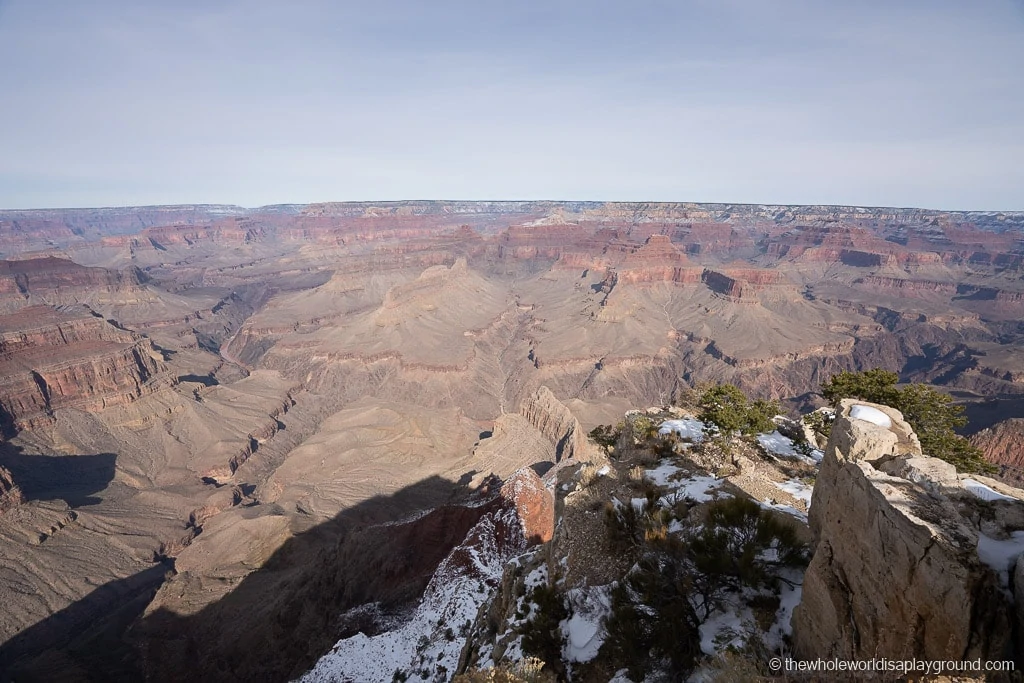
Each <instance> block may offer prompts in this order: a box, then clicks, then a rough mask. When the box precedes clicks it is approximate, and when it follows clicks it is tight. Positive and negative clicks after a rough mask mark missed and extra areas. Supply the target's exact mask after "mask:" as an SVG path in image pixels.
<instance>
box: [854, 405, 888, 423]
mask: <svg viewBox="0 0 1024 683" xmlns="http://www.w3.org/2000/svg"><path fill="white" fill-rule="evenodd" d="M850 417H851V418H853V419H854V420H864V421H865V422H870V423H872V424H876V425H878V426H879V427H885V428H886V429H889V428H891V427H892V420H891V419H890V418H889V416H888V415H886V414H885V413H883V412H882V411H881V410H879V409H878V408H873V407H871V406H864V405H860V404H859V403H858V404H857V405H855V406H853V407H851V408H850Z"/></svg>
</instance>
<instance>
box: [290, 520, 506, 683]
mask: <svg viewBox="0 0 1024 683" xmlns="http://www.w3.org/2000/svg"><path fill="white" fill-rule="evenodd" d="M500 526H504V527H506V528H505V530H504V531H500V530H499V527H500ZM520 528H521V526H520V523H519V520H518V518H517V517H516V514H515V511H514V510H503V511H501V512H499V513H496V514H494V515H491V514H488V515H485V516H484V517H483V518H482V519H481V520H480V522H478V523H477V525H476V527H474V528H473V530H472V531H471V532H470V534H469V538H474V543H473V544H471V545H468V546H467V545H463V546H459V547H457V548H456V549H455V550H453V551H452V553H451V554H449V555H448V557H447V558H445V560H444V561H443V562H442V563H441V565H440V566H439V567H438V568H437V571H435V572H434V576H433V578H431V580H430V583H429V584H428V585H427V589H426V591H425V592H424V593H423V599H422V601H421V602H420V604H419V606H418V607H417V608H416V611H415V612H414V614H413V616H412V618H411V619H409V621H407V622H406V623H405V624H403V625H402V626H400V627H399V628H397V629H394V630H392V631H388V632H386V633H380V634H378V635H375V636H366V635H364V634H362V633H360V634H358V635H355V636H353V637H351V638H346V639H344V640H341V641H339V642H338V643H337V644H336V645H335V646H334V649H332V650H331V651H330V652H329V653H327V654H326V655H324V656H323V657H321V658H320V661H318V662H317V663H316V666H314V667H313V669H312V670H311V671H310V672H309V673H307V674H305V675H304V676H303V677H302V678H301V681H303V683H342V682H348V681H359V683H378V682H379V683H390V681H392V679H393V677H394V675H395V672H396V671H402V672H405V673H406V674H407V676H408V680H409V681H420V680H430V681H433V680H435V677H438V676H440V677H441V678H442V680H448V679H449V678H450V676H451V674H453V673H454V671H455V669H456V667H457V666H458V663H459V656H460V654H461V653H462V648H463V645H464V644H465V641H466V638H465V636H466V633H467V632H468V630H469V627H470V625H471V624H472V623H473V622H474V621H475V620H476V617H477V614H478V612H479V610H480V606H481V605H482V604H484V602H485V601H487V600H488V599H490V597H491V596H492V594H493V592H494V586H496V585H497V584H498V582H500V580H501V575H502V571H503V569H504V566H505V563H506V562H508V561H510V560H511V559H512V557H509V556H508V553H509V551H510V550H513V549H515V547H516V544H508V545H506V546H504V550H503V546H502V545H501V544H500V542H499V538H500V536H501V533H507V530H508V529H520ZM499 532H500V533H499ZM522 546H525V541H523V542H522V543H521V544H519V547H520V552H521V547H522ZM424 674H425V675H424Z"/></svg>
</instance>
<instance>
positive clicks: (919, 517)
mask: <svg viewBox="0 0 1024 683" xmlns="http://www.w3.org/2000/svg"><path fill="white" fill-rule="evenodd" d="M855 405H858V402H855V401H852V400H845V401H843V403H842V405H841V407H840V410H839V412H838V414H837V419H836V422H835V424H834V425H833V426H832V432H831V437H830V439H829V443H828V448H827V451H826V453H825V458H824V460H823V462H822V466H821V471H820V472H819V474H818V479H817V482H816V484H815V488H814V502H813V505H812V506H811V510H810V519H809V521H810V527H811V532H812V534H813V536H814V542H815V548H814V555H813V559H812V560H811V564H810V566H809V568H808V570H807V573H806V576H805V579H804V586H803V595H802V598H801V602H800V604H799V606H798V607H797V608H796V611H795V612H794V615H793V648H794V653H795V655H796V656H797V657H799V658H806V659H810V658H832V657H837V658H841V659H871V658H876V657H887V658H890V659H901V660H905V659H912V658H918V659H924V660H939V659H942V660H961V659H974V658H979V657H980V658H982V659H1007V658H1012V654H1013V653H1014V652H1020V649H1019V648H1018V647H1016V645H1017V644H1015V643H1014V642H1012V638H1013V636H1012V635H1011V634H1012V628H1011V624H1012V623H1013V622H1014V621H1015V620H1016V619H1017V615H1016V614H1015V608H1014V600H1013V596H1012V594H1011V587H1010V586H1011V584H1010V583H1009V581H1008V580H1007V579H1008V576H1009V574H1010V573H1012V571H1013V568H1012V564H1013V562H1014V561H1015V556H1014V554H1013V551H1014V548H1015V542H1016V540H1015V539H1016V538H1018V536H1015V534H1014V532H1017V531H1019V530H1020V529H1021V528H1022V527H1021V520H1022V517H1021V514H1022V513H1024V501H1021V500H1020V499H1019V498H1018V497H1017V496H1022V497H1024V492H1021V491H1019V490H1016V489H1009V488H1008V487H1001V491H1000V492H998V493H997V492H995V491H994V490H993V489H992V488H989V487H987V486H984V485H982V484H981V483H979V482H977V481H974V480H971V479H967V478H965V477H964V476H962V475H958V474H957V473H956V470H955V469H954V468H953V467H952V466H951V465H949V464H948V463H945V462H944V461H941V460H938V459H936V458H931V457H928V456H926V455H923V454H922V453H921V448H920V444H919V443H918V440H917V437H916V436H915V435H914V433H913V431H912V430H911V428H910V426H909V425H908V424H907V423H906V422H905V421H904V420H903V417H902V415H901V414H900V413H899V412H898V411H896V410H893V409H891V408H888V407H886V406H870V407H872V408H874V409H876V410H878V411H881V412H882V413H884V414H885V415H886V416H887V417H888V418H889V421H890V422H891V426H888V427H887V426H883V425H884V423H885V420H883V419H879V420H878V422H880V423H882V424H875V423H873V422H869V421H867V420H865V419H858V418H855V417H852V416H851V408H852V407H853V406H855ZM860 405H863V404H860ZM872 414H874V413H872ZM987 481H988V480H987ZM965 483H966V484H970V485H971V486H973V487H974V488H973V489H969V488H967V487H965ZM991 484H992V485H993V486H998V484H996V483H995V482H991ZM979 487H980V488H979ZM978 490H980V491H983V492H984V491H988V492H991V495H989V496H981V495H978V494H977V493H974V492H972V491H978ZM1007 493H1009V494H1011V495H1006V494H1007ZM1014 494H1015V495H1014ZM983 497H987V498H988V500H983V499H982V498H983ZM979 541H980V544H979ZM993 546H995V547H998V548H1000V549H1002V550H1001V551H1000V552H998V553H995V554H994V555H996V556H998V557H997V558H996V560H995V561H993V553H990V552H988V549H989V548H990V547H993ZM1007 549H1009V550H1007ZM1021 549H1024V547H1021V548H1016V555H1017V556H1019V555H1020V550H1021ZM979 553H981V555H982V556H984V557H986V558H987V562H986V561H983V560H982V559H981V557H979ZM992 564H997V565H999V566H997V567H995V568H993V567H992V566H990V565H992ZM1002 565H1005V566H1002ZM1000 574H1001V575H1002V576H1000ZM1018 590H1020V588H1018Z"/></svg>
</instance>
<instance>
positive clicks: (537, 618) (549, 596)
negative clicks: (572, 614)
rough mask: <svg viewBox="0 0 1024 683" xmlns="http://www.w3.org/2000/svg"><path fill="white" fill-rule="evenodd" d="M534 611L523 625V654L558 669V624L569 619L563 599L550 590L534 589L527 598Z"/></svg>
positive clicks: (560, 648)
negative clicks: (533, 605)
mask: <svg viewBox="0 0 1024 683" xmlns="http://www.w3.org/2000/svg"><path fill="white" fill-rule="evenodd" d="M529 601H530V602H533V603H534V604H535V605H536V606H537V608H536V609H535V610H533V616H532V617H531V618H530V620H529V621H528V622H527V623H526V631H525V632H524V633H523V652H525V653H526V654H528V655H531V656H533V657H536V658H538V659H540V660H541V661H543V662H545V663H547V664H548V665H549V666H551V667H552V668H558V667H559V665H560V663H561V661H562V646H563V644H564V643H563V642H562V631H561V629H560V628H559V624H560V623H561V622H562V621H563V620H564V619H567V618H568V617H569V611H568V610H567V609H566V607H565V599H564V598H563V596H562V594H561V593H559V592H558V589H556V588H554V587H553V586H537V587H536V588H534V589H533V590H532V591H531V593H530V597H529Z"/></svg>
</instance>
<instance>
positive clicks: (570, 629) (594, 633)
mask: <svg viewBox="0 0 1024 683" xmlns="http://www.w3.org/2000/svg"><path fill="white" fill-rule="evenodd" d="M568 598H569V604H570V605H572V616H571V617H569V618H568V619H566V620H565V621H563V622H562V624H561V629H562V633H563V635H565V647H564V649H563V650H562V656H563V658H564V659H565V660H566V661H569V662H589V661H590V660H592V659H593V658H594V657H596V656H597V652H598V650H600V649H601V645H602V644H603V643H604V639H605V635H606V633H605V630H604V626H603V625H602V622H603V621H604V619H605V617H607V616H608V615H609V614H610V613H611V609H612V608H611V590H610V587H609V586H594V587H592V588H574V589H571V590H570V591H568Z"/></svg>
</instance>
